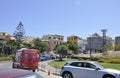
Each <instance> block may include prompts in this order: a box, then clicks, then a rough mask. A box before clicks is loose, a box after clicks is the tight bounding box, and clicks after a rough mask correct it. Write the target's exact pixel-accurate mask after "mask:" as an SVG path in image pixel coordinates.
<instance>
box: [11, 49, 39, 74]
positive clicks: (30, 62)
mask: <svg viewBox="0 0 120 78" xmlns="http://www.w3.org/2000/svg"><path fill="white" fill-rule="evenodd" d="M38 61H39V55H38V51H37V50H36V49H26V48H22V49H19V50H17V52H16V54H15V57H14V59H13V65H12V67H13V68H21V69H28V70H33V72H35V70H36V69H37V68H38Z"/></svg>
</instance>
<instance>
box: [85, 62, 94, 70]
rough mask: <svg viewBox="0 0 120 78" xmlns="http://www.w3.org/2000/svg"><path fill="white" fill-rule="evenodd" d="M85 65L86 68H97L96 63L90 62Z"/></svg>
mask: <svg viewBox="0 0 120 78" xmlns="http://www.w3.org/2000/svg"><path fill="white" fill-rule="evenodd" d="M85 67H86V68H92V69H95V68H96V66H95V65H93V64H90V63H85Z"/></svg>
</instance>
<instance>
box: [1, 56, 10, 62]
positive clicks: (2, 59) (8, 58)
mask: <svg viewBox="0 0 120 78" xmlns="http://www.w3.org/2000/svg"><path fill="white" fill-rule="evenodd" d="M11 59H12V56H4V57H0V61H7V60H11Z"/></svg>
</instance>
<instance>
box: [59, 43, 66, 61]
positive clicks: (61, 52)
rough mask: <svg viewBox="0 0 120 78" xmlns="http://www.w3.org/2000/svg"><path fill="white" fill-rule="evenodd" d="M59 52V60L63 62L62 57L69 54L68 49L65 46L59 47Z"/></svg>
mask: <svg viewBox="0 0 120 78" xmlns="http://www.w3.org/2000/svg"><path fill="white" fill-rule="evenodd" d="M57 52H58V53H59V56H60V58H59V60H60V61H62V56H63V55H66V54H68V47H67V46H65V45H63V44H62V45H59V46H58V47H57Z"/></svg>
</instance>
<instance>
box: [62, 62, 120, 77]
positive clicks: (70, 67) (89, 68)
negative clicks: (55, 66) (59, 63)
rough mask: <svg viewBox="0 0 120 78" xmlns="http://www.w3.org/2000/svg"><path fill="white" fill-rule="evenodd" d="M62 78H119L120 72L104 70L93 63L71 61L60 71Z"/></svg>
mask: <svg viewBox="0 0 120 78" xmlns="http://www.w3.org/2000/svg"><path fill="white" fill-rule="evenodd" d="M61 76H62V77H63V78H120V71H118V70H115V69H105V68H104V67H102V66H100V65H99V64H97V63H95V62H89V61H71V62H68V63H66V64H65V65H64V66H63V67H62V69H61Z"/></svg>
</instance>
